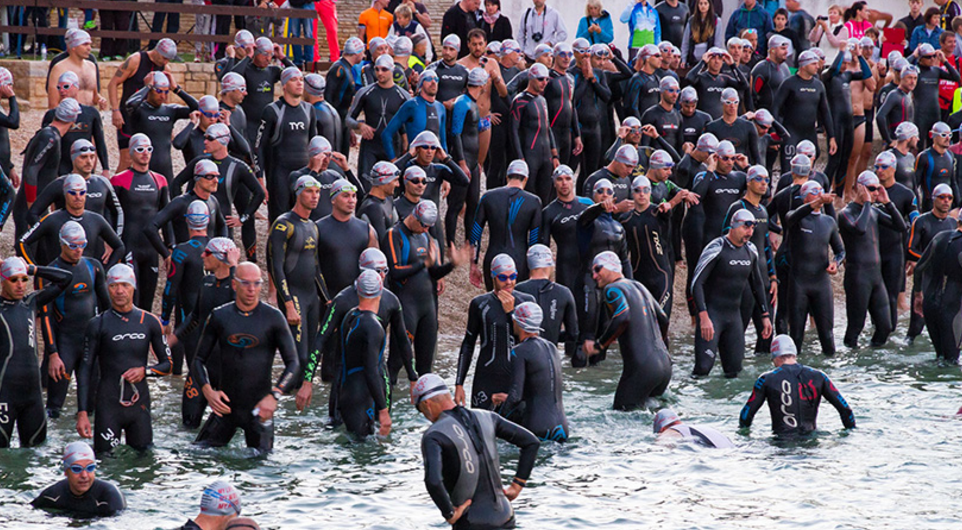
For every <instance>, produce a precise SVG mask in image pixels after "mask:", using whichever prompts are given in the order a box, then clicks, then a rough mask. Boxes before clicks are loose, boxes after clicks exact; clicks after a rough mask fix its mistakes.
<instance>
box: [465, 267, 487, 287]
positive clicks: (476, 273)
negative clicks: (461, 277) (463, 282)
mask: <svg viewBox="0 0 962 530" xmlns="http://www.w3.org/2000/svg"><path fill="white" fill-rule="evenodd" d="M468 278H469V280H470V281H471V285H473V286H475V287H477V288H478V289H481V288H483V287H484V281H483V280H482V278H481V269H480V268H478V264H477V263H472V264H471V273H470V274H469V275H468Z"/></svg>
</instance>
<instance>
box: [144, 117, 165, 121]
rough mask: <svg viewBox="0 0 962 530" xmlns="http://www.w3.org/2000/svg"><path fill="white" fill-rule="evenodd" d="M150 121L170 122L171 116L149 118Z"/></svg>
mask: <svg viewBox="0 0 962 530" xmlns="http://www.w3.org/2000/svg"><path fill="white" fill-rule="evenodd" d="M147 119H148V120H150V121H170V116H147Z"/></svg>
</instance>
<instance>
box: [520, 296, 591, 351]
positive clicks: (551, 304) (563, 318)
mask: <svg viewBox="0 0 962 530" xmlns="http://www.w3.org/2000/svg"><path fill="white" fill-rule="evenodd" d="M514 288H515V289H516V290H517V291H520V292H522V293H528V294H530V295H531V296H533V297H534V299H535V301H536V302H538V306H540V307H541V311H542V312H543V314H544V320H542V321H541V328H542V329H543V330H544V331H542V332H541V334H540V335H541V337H542V338H544V339H545V340H547V341H548V342H550V343H552V344H555V345H557V344H558V343H560V342H564V344H565V353H566V354H567V355H569V356H571V355H574V353H575V348H576V347H577V344H576V341H577V340H578V335H579V331H578V308H577V307H576V305H575V298H574V295H572V294H571V290H570V289H568V288H567V287H565V286H564V285H561V284H559V283H555V282H553V281H551V280H544V279H543V280H527V281H524V282H521V283H519V284H517V285H516V286H515V287H514ZM562 328H563V329H564V331H563V332H562Z"/></svg>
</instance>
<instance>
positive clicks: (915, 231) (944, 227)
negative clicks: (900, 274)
mask: <svg viewBox="0 0 962 530" xmlns="http://www.w3.org/2000/svg"><path fill="white" fill-rule="evenodd" d="M956 226H958V223H957V222H956V220H955V219H952V218H951V217H949V216H948V215H946V216H945V218H943V219H939V218H938V217H936V216H935V214H934V213H933V212H927V213H924V214H922V215H920V216H918V217H916V218H915V220H914V221H912V229H911V230H910V231H909V241H908V256H907V259H908V260H909V261H912V262H917V261H918V260H919V259H920V258H921V257H922V254H923V253H924V252H925V250H926V249H927V248H929V243H931V242H932V240H933V239H935V236H936V235H938V234H939V233H941V232H946V231H949V230H955V228H956ZM919 283H920V282H913V284H912V297H911V298H910V299H909V303H910V304H913V303H914V302H913V301H914V300H915V296H916V295H917V294H918V293H919V292H921V285H919ZM924 327H925V320H923V319H922V315H920V314H918V313H916V312H915V309H914V307H913V309H912V311H911V312H910V319H909V331H908V333H907V337H908V339H909V341H913V340H915V337H917V336H918V335H919V334H920V333H922V329H923V328H924Z"/></svg>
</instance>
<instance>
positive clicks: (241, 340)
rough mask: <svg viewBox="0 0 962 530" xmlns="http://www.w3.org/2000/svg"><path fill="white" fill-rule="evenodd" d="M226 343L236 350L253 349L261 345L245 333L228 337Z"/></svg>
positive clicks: (258, 340) (252, 336)
mask: <svg viewBox="0 0 962 530" xmlns="http://www.w3.org/2000/svg"><path fill="white" fill-rule="evenodd" d="M227 343H228V344H230V345H231V346H236V347H238V348H253V347H255V346H257V345H258V344H260V343H261V341H260V339H258V338H257V337H255V336H254V335H249V334H247V333H234V334H231V335H228V337H227Z"/></svg>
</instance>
